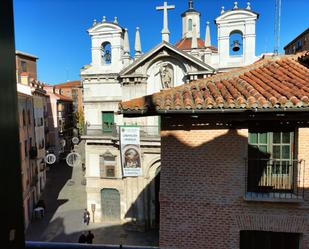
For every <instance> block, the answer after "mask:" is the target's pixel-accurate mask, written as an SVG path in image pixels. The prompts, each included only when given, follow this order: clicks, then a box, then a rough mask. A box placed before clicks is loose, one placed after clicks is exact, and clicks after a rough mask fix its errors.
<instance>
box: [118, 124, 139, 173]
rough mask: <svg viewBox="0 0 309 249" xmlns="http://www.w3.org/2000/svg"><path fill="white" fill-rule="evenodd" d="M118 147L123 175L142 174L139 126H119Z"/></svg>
mask: <svg viewBox="0 0 309 249" xmlns="http://www.w3.org/2000/svg"><path fill="white" fill-rule="evenodd" d="M120 148H121V164H122V172H123V176H140V175H142V167H141V151H140V129H139V127H137V126H121V127H120Z"/></svg>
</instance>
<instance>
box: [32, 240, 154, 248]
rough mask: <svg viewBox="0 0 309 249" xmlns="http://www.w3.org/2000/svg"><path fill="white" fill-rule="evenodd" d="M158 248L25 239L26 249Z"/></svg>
mask: <svg viewBox="0 0 309 249" xmlns="http://www.w3.org/2000/svg"><path fill="white" fill-rule="evenodd" d="M116 248H122V249H159V247H152V246H126V245H96V244H78V243H61V242H35V241H26V249H116Z"/></svg>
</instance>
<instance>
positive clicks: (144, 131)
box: [83, 125, 160, 138]
mask: <svg viewBox="0 0 309 249" xmlns="http://www.w3.org/2000/svg"><path fill="white" fill-rule="evenodd" d="M119 127H121V126H119V125H113V126H112V127H111V129H110V131H105V130H104V129H103V128H102V125H90V126H85V128H84V134H83V135H85V136H108V137H114V138H118V137H119ZM137 127H139V128H140V136H141V137H142V138H146V137H149V138H159V137H160V127H159V126H149V125H148V126H147V125H144V126H140V125H137Z"/></svg>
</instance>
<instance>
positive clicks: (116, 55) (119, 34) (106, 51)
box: [88, 17, 125, 73]
mask: <svg viewBox="0 0 309 249" xmlns="http://www.w3.org/2000/svg"><path fill="white" fill-rule="evenodd" d="M88 33H89V35H90V37H91V55H92V62H91V66H92V67H93V69H94V70H95V69H97V70H99V71H100V72H102V73H119V72H120V71H121V70H122V68H123V62H122V60H123V55H124V34H125V30H124V29H123V28H122V27H120V26H119V25H118V20H117V17H115V19H114V21H113V22H108V21H106V18H105V17H103V20H102V22H99V23H97V22H96V20H94V21H93V25H92V27H91V28H90V29H88Z"/></svg>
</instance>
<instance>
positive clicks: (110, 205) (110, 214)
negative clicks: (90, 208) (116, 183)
mask: <svg viewBox="0 0 309 249" xmlns="http://www.w3.org/2000/svg"><path fill="white" fill-rule="evenodd" d="M101 209H102V219H103V221H119V220H120V194H119V192H118V190H116V189H109V188H104V189H102V190H101Z"/></svg>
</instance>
